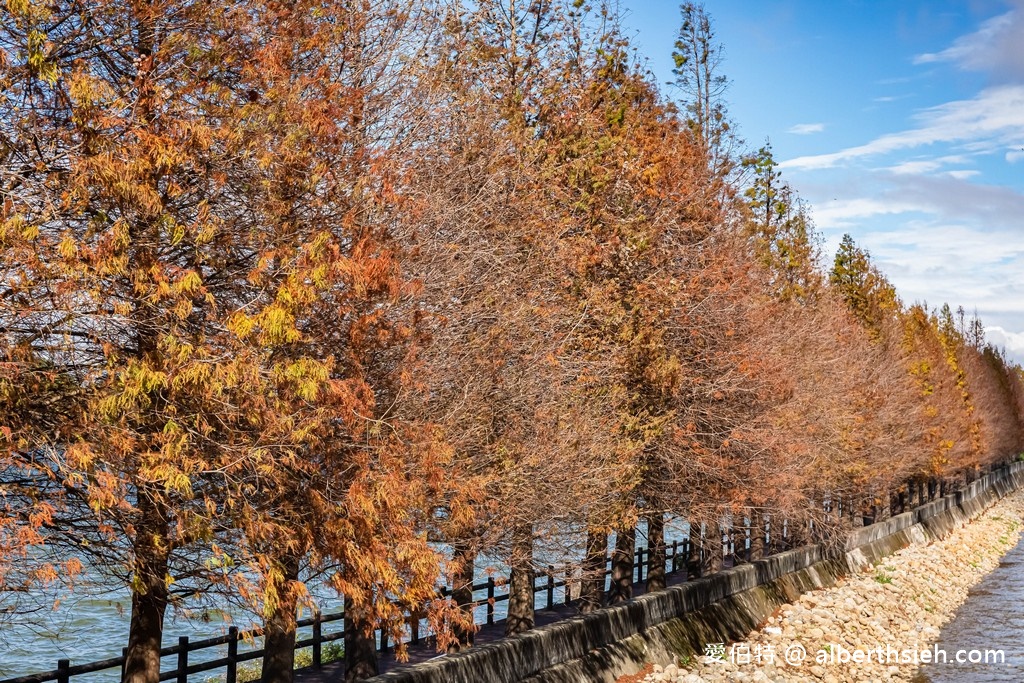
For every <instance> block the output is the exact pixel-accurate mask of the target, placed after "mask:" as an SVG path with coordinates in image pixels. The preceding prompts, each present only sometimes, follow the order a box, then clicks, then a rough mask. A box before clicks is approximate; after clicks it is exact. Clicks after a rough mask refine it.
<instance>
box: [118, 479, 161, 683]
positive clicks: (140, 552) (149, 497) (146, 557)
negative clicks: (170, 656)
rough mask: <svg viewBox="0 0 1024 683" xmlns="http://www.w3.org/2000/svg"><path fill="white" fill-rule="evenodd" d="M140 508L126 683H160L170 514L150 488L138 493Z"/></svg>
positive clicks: (125, 674) (125, 663) (126, 662)
mask: <svg viewBox="0 0 1024 683" xmlns="http://www.w3.org/2000/svg"><path fill="white" fill-rule="evenodd" d="M137 508H138V511H139V520H138V523H137V524H136V530H137V531H136V536H135V543H134V552H135V575H134V580H133V582H132V615H131V622H130V624H129V626H128V648H127V654H126V656H125V662H124V683H159V681H160V647H161V644H162V640H163V631H164V612H165V611H166V609H167V566H168V561H169V558H170V546H169V540H168V535H169V531H170V529H169V522H168V512H167V508H166V506H165V504H164V502H163V501H162V500H160V498H159V496H158V494H157V493H156V492H155V491H152V490H150V489H149V488H140V489H139V492H138V504H137Z"/></svg>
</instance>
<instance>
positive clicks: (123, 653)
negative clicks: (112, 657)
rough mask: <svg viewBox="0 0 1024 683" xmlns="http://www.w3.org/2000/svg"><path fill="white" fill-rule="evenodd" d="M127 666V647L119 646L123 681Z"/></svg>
mask: <svg viewBox="0 0 1024 683" xmlns="http://www.w3.org/2000/svg"><path fill="white" fill-rule="evenodd" d="M127 666H128V648H126V647H122V648H121V680H122V681H124V670H125V667H127ZM228 683H234V681H228Z"/></svg>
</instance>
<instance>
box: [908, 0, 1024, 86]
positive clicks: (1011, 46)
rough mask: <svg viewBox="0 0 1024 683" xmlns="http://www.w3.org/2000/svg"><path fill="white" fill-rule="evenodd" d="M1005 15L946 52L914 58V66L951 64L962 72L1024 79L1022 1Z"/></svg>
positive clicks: (965, 36)
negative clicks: (987, 73) (962, 70)
mask: <svg viewBox="0 0 1024 683" xmlns="http://www.w3.org/2000/svg"><path fill="white" fill-rule="evenodd" d="M1016 4H1017V5H1018V7H1017V8H1016V9H1013V10H1011V11H1009V12H1007V13H1006V14H1001V15H999V16H997V17H993V18H992V19H989V20H988V21H986V22H985V23H983V24H982V25H981V26H980V27H979V28H978V30H977V31H975V32H974V33H968V34H967V35H964V36H961V37H959V38H957V39H956V41H954V42H953V44H952V45H950V46H949V47H948V48H946V49H945V50H942V51H941V52H930V53H926V54H921V55H917V56H916V57H915V58H914V64H932V63H935V62H951V63H953V64H955V65H957V66H958V67H959V68H961V69H966V70H971V71H985V72H989V73H991V74H993V75H994V76H997V77H1010V78H1019V77H1021V76H1024V41H1022V40H1021V39H1020V37H1021V35H1024V11H1022V10H1024V1H1022V0H1017V3H1016Z"/></svg>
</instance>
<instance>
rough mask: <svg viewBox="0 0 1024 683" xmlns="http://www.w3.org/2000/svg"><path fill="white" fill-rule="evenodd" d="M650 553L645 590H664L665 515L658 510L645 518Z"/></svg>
mask: <svg viewBox="0 0 1024 683" xmlns="http://www.w3.org/2000/svg"><path fill="white" fill-rule="evenodd" d="M647 541H648V543H649V544H650V549H651V554H650V557H649V558H648V564H647V592H648V593H653V592H655V591H660V590H665V587H666V586H667V585H668V583H667V582H666V581H665V517H664V515H662V514H661V513H660V512H659V513H657V514H653V515H651V516H649V517H648V518H647Z"/></svg>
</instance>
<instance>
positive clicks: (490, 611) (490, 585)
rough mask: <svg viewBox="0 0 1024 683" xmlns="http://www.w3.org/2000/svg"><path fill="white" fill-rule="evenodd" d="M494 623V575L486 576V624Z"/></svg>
mask: <svg viewBox="0 0 1024 683" xmlns="http://www.w3.org/2000/svg"><path fill="white" fill-rule="evenodd" d="M493 624H494V577H493V576H488V577H487V625H488V626H492V625H493Z"/></svg>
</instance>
